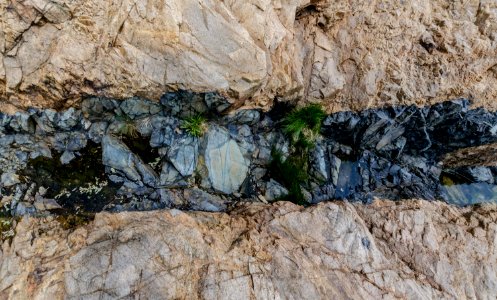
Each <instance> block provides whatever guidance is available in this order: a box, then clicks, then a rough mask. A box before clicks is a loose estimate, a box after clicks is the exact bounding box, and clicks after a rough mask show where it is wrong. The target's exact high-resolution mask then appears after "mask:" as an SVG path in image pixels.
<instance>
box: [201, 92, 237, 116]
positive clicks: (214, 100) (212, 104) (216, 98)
mask: <svg viewBox="0 0 497 300" xmlns="http://www.w3.org/2000/svg"><path fill="white" fill-rule="evenodd" d="M204 97H205V98H204V99H205V104H207V107H208V108H209V109H210V110H215V111H216V112H217V113H221V112H223V111H225V110H226V109H228V108H229V107H230V106H231V103H230V102H229V101H228V99H226V98H225V97H224V96H221V95H219V94H218V93H206V94H205V96H204Z"/></svg>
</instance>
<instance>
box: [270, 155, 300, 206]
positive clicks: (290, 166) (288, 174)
mask: <svg viewBox="0 0 497 300" xmlns="http://www.w3.org/2000/svg"><path fill="white" fill-rule="evenodd" d="M272 157H273V159H272V161H271V164H270V165H269V170H270V172H271V176H272V177H273V178H274V179H275V180H276V181H278V182H279V183H281V184H283V185H284V186H285V187H286V188H287V189H288V195H287V196H286V197H284V198H283V199H280V200H287V201H291V202H294V203H296V204H299V205H305V204H306V201H305V199H304V194H303V193H302V188H301V184H303V183H306V182H307V181H308V179H309V175H308V173H307V169H308V168H307V155H304V156H297V155H293V156H290V157H288V158H287V159H286V160H284V158H283V155H282V153H281V152H280V151H277V150H273V152H272Z"/></svg>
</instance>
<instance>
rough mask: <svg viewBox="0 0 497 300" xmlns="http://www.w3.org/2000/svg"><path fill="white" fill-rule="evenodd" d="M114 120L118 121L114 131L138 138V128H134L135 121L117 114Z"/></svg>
mask: <svg viewBox="0 0 497 300" xmlns="http://www.w3.org/2000/svg"><path fill="white" fill-rule="evenodd" d="M116 120H117V121H119V122H120V124H119V127H118V128H117V130H116V133H117V134H119V135H121V137H122V136H127V137H130V138H134V139H136V138H138V136H139V134H138V129H137V128H136V124H135V122H134V121H133V120H132V119H131V118H130V117H128V116H126V115H117V116H116Z"/></svg>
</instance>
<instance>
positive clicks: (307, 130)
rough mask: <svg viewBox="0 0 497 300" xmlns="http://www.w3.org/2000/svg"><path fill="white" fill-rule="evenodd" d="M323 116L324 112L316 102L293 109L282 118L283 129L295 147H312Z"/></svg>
mask: <svg viewBox="0 0 497 300" xmlns="http://www.w3.org/2000/svg"><path fill="white" fill-rule="evenodd" d="M325 116H326V113H325V112H324V111H323V108H322V107H321V106H320V105H318V104H310V105H308V106H305V107H302V108H299V109H295V110H293V111H292V112H290V114H288V116H286V117H285V118H284V120H283V131H284V132H285V133H286V134H287V135H289V137H290V140H291V142H292V144H293V145H295V146H296V147H297V148H302V149H310V148H313V147H314V144H315V142H316V138H317V137H318V136H319V132H320V130H321V123H322V122H323V119H324V117H325Z"/></svg>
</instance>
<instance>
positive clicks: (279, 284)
mask: <svg viewBox="0 0 497 300" xmlns="http://www.w3.org/2000/svg"><path fill="white" fill-rule="evenodd" d="M496 221H497V209H496V207H495V206H484V207H480V208H454V207H449V206H447V205H446V204H442V203H439V202H432V203H430V202H426V201H410V202H403V203H401V204H399V203H393V202H388V201H377V202H375V204H374V205H361V204H355V205H352V204H350V203H343V202H341V203H322V204H320V205H317V206H313V207H310V208H302V207H299V206H296V205H293V204H289V203H277V204H274V205H271V206H270V205H255V204H252V205H250V206H248V207H245V208H239V209H237V210H235V211H233V212H231V213H230V214H223V213H194V212H188V213H185V212H181V211H178V210H170V211H157V212H147V213H144V212H141V213H119V214H108V213H105V214H98V215H97V217H96V219H95V221H94V222H92V223H90V224H89V225H87V226H84V227H81V228H79V229H77V230H75V231H72V232H71V231H66V230H63V229H62V228H61V227H60V226H59V225H58V224H57V222H55V221H53V220H50V219H48V220H44V219H33V218H24V219H23V220H22V221H21V222H20V223H19V225H17V228H16V236H15V237H14V239H13V241H12V244H9V243H8V242H5V243H4V244H3V245H2V248H1V251H0V275H1V276H0V296H1V298H21V299H33V298H36V299H63V298H90V297H91V298H119V297H121V298H123V297H124V298H130V297H131V298H134V297H137V298H146V299H163V298H169V299H170V298H174V299H178V298H188V299H198V298H202V299H249V298H251V297H252V298H255V299H265V298H271V299H274V298H279V299H330V298H333V299H378V298H384V299H394V298H401V299H495V298H496V297H497V294H496V293H497V289H496V288H495V287H496V285H497V273H496V272H497V271H496V270H497V265H496V264H497V252H496V251H497V250H496V249H497V247H496V245H495V243H496V234H497V227H496ZM41 270H43V271H41Z"/></svg>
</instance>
